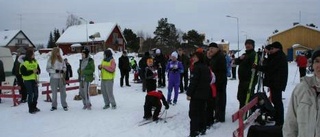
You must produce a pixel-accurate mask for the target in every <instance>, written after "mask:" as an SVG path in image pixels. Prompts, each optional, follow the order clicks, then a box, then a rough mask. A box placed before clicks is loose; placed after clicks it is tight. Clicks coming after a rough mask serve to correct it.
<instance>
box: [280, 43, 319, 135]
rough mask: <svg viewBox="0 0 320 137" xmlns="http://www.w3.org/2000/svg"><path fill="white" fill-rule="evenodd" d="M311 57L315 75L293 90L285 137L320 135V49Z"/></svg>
mask: <svg viewBox="0 0 320 137" xmlns="http://www.w3.org/2000/svg"><path fill="white" fill-rule="evenodd" d="M311 59H312V68H313V70H314V75H313V76H311V77H308V76H306V77H304V78H302V81H301V82H300V83H299V84H298V85H297V86H296V87H295V88H294V90H293V92H292V96H291V100H290V103H289V106H288V112H287V116H286V118H285V122H284V126H283V136H284V137H320V110H319V107H320V49H318V50H316V51H315V52H314V53H313V55H312V58H311Z"/></svg>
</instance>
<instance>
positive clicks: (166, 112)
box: [164, 110, 168, 123]
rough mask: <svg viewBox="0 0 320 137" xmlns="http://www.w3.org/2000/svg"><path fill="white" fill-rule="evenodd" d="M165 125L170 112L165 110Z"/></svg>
mask: <svg viewBox="0 0 320 137" xmlns="http://www.w3.org/2000/svg"><path fill="white" fill-rule="evenodd" d="M164 113H165V114H164V123H167V114H168V110H165V112H164Z"/></svg>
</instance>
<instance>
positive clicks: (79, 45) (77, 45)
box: [71, 43, 81, 47]
mask: <svg viewBox="0 0 320 137" xmlns="http://www.w3.org/2000/svg"><path fill="white" fill-rule="evenodd" d="M71 47H81V44H79V43H76V44H72V45H71Z"/></svg>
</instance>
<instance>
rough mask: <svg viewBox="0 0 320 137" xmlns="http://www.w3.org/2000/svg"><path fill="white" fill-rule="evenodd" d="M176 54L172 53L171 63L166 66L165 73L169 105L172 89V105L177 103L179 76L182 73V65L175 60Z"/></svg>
mask: <svg viewBox="0 0 320 137" xmlns="http://www.w3.org/2000/svg"><path fill="white" fill-rule="evenodd" d="M177 58H178V53H177V52H175V51H174V52H172V54H171V61H170V62H169V63H168V64H167V67H166V71H167V72H168V79H169V84H168V98H167V99H168V102H169V104H171V103H172V102H171V94H172V90H173V89H174V98H173V105H175V104H176V103H177V100H178V95H179V88H180V74H181V73H183V65H182V63H181V62H180V61H178V60H177Z"/></svg>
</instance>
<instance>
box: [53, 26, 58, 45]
mask: <svg viewBox="0 0 320 137" xmlns="http://www.w3.org/2000/svg"><path fill="white" fill-rule="evenodd" d="M53 32H54V34H53V35H54V42H57V41H58V39H59V38H60V32H59V29H54V31H53Z"/></svg>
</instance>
